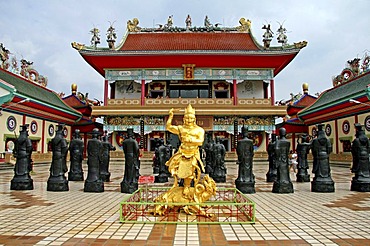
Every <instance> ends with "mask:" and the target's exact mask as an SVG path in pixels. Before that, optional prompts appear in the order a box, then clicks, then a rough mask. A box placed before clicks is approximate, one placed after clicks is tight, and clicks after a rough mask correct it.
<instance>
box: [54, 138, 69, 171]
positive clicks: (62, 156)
mask: <svg viewBox="0 0 370 246" xmlns="http://www.w3.org/2000/svg"><path fill="white" fill-rule="evenodd" d="M51 148H52V150H53V157H52V162H51V167H50V176H64V174H65V173H66V172H67V171H68V168H67V160H66V159H67V154H68V143H67V140H66V139H65V138H64V137H63V136H62V134H61V132H60V133H58V132H57V135H56V136H55V137H54V138H53V139H52V140H51Z"/></svg>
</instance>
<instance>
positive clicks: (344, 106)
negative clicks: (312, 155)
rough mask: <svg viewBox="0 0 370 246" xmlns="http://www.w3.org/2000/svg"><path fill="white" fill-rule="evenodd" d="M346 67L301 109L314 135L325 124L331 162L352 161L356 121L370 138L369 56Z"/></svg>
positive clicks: (303, 119)
mask: <svg viewBox="0 0 370 246" xmlns="http://www.w3.org/2000/svg"><path fill="white" fill-rule="evenodd" d="M347 63H348V64H347V67H346V68H344V69H343V70H342V72H341V73H340V74H339V75H337V76H334V78H333V80H332V87H331V88H329V89H328V90H326V91H324V92H322V93H321V94H320V96H319V97H318V98H317V100H316V101H315V102H314V103H312V104H311V105H309V106H308V107H306V108H304V109H302V110H301V111H300V112H298V114H297V115H298V118H299V119H300V120H301V121H302V122H304V124H305V125H306V126H307V127H308V134H309V135H310V136H311V138H314V137H315V136H316V132H317V124H324V125H325V133H326V136H327V138H328V139H329V140H330V141H331V144H332V146H333V153H332V154H331V157H330V158H331V161H332V162H338V163H347V164H350V163H351V161H352V155H351V144H352V141H353V140H354V139H355V138H356V136H355V134H356V129H355V127H354V124H355V123H360V124H361V125H362V126H363V128H364V130H365V132H366V135H367V136H368V137H370V114H369V112H370V101H369V99H370V87H369V85H370V69H369V64H370V56H368V55H367V54H365V55H364V57H363V59H359V58H355V59H353V60H349V61H347Z"/></svg>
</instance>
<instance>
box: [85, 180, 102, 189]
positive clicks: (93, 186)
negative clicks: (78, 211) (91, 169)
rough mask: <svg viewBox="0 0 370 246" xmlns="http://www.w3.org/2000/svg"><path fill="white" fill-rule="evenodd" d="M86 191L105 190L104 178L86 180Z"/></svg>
mask: <svg viewBox="0 0 370 246" xmlns="http://www.w3.org/2000/svg"><path fill="white" fill-rule="evenodd" d="M84 192H104V182H103V180H97V181H93V182H91V181H88V180H86V181H85V186H84Z"/></svg>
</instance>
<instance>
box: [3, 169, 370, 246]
mask: <svg viewBox="0 0 370 246" xmlns="http://www.w3.org/2000/svg"><path fill="white" fill-rule="evenodd" d="M227 168H228V177H227V182H228V184H229V185H230V184H233V183H234V180H235V178H236V174H237V165H236V164H233V163H230V164H228V166H227ZM34 169H35V170H34V173H33V174H32V178H33V180H34V190H30V191H12V190H10V180H11V179H12V178H13V175H14V173H13V170H10V169H8V170H0V245H135V246H136V245H370V193H359V192H352V191H349V188H350V181H351V177H352V175H351V173H350V170H349V168H343V167H332V176H333V180H334V181H335V189H336V190H335V192H334V193H313V192H311V191H310V188H311V184H310V183H297V182H295V175H294V173H291V178H292V180H293V181H294V182H293V185H294V193H292V194H274V193H272V192H271V190H272V183H267V182H266V172H267V164H257V165H255V166H254V174H255V176H256V193H255V194H251V195H248V197H249V198H251V199H252V200H253V201H254V202H255V203H256V223H255V224H254V225H251V224H244V225H240V224H237V225H235V224H233V225H230V224H226V225H163V224H154V225H153V224H129V223H125V224H123V223H120V222H119V202H120V201H121V200H122V199H123V198H124V196H125V194H123V193H121V192H120V182H121V181H122V178H123V166H122V164H120V163H112V164H111V168H110V171H111V173H112V176H111V182H109V183H108V182H107V183H105V184H104V186H105V192H103V193H86V192H83V187H84V182H83V181H79V182H75V181H71V182H69V189H70V190H69V191H67V192H50V191H46V182H47V179H48V177H49V165H40V166H35V168H34ZM84 170H85V177H86V175H87V169H86V166H84ZM151 171H152V168H151V166H150V165H142V169H141V174H142V175H149V174H151ZM311 179H312V175H311ZM224 185H227V184H222V183H221V184H218V186H220V187H221V186H224Z"/></svg>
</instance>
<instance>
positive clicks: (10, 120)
mask: <svg viewBox="0 0 370 246" xmlns="http://www.w3.org/2000/svg"><path fill="white" fill-rule="evenodd" d="M6 127H7V128H8V130H9V131H11V132H13V131H14V130H15V128H16V127H17V120H16V119H15V117H14V116H9V117H8V119H7V120H6Z"/></svg>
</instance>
